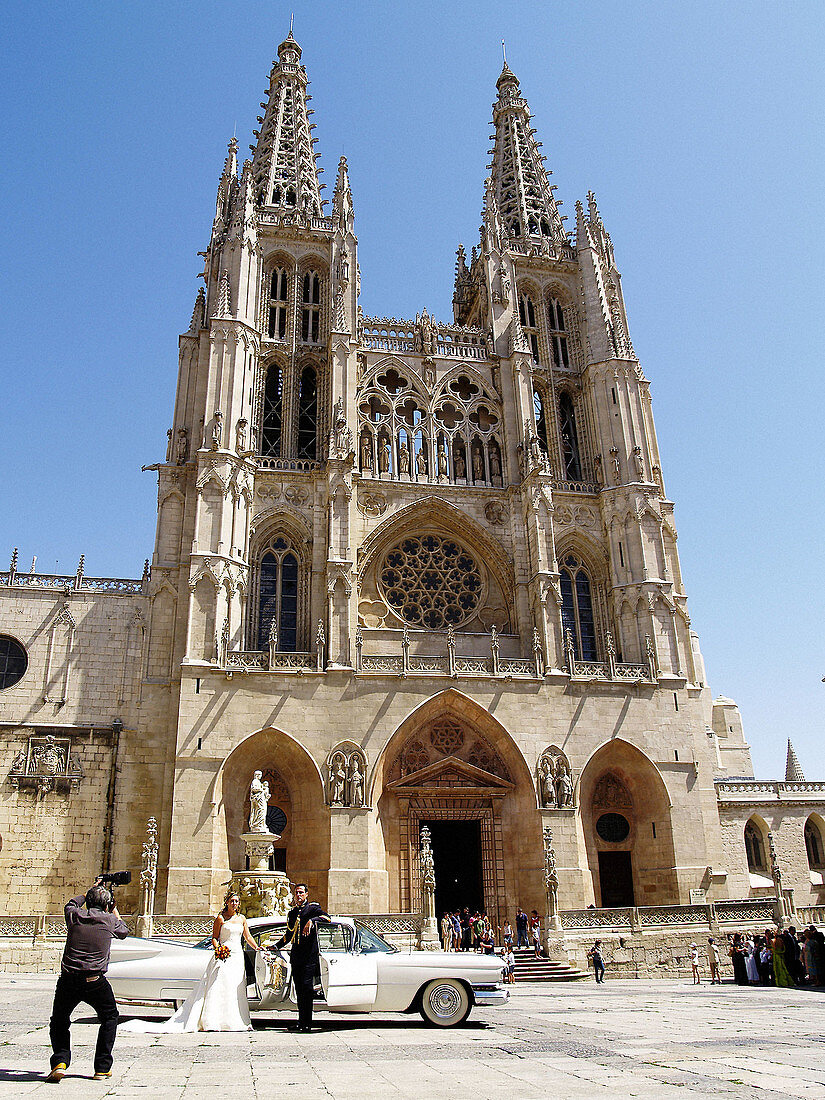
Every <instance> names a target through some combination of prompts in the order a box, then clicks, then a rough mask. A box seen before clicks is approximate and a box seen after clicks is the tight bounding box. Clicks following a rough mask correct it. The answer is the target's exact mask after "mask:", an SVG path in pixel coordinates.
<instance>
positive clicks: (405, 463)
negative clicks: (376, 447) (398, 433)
mask: <svg viewBox="0 0 825 1100" xmlns="http://www.w3.org/2000/svg"><path fill="white" fill-rule="evenodd" d="M398 470H399V473H402V474H409V472H410V452H409V449H408V447H407V444H406V443H402V444H401V447H400V448H399V451H398Z"/></svg>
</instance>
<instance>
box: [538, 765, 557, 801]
mask: <svg viewBox="0 0 825 1100" xmlns="http://www.w3.org/2000/svg"><path fill="white" fill-rule="evenodd" d="M539 773H540V776H541V804H542V806H544V807H546V808H547V809H553V808H554V807H555V805H556V779H555V775H554V774H553V760H552V757H549V756H546V757H545V758H544V760H543V761H542V762H541V765H540V766H539Z"/></svg>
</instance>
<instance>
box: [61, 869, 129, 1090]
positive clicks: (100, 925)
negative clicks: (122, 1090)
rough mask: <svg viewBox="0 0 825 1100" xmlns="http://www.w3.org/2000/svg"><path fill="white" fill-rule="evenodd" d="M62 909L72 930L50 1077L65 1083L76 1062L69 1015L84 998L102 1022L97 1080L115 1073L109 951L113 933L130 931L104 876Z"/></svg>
mask: <svg viewBox="0 0 825 1100" xmlns="http://www.w3.org/2000/svg"><path fill="white" fill-rule="evenodd" d="M84 903H85V905H86V908H85V910H84V908H83V905H84ZM63 912H64V913H65V916H66V928H67V930H68V931H67V935H66V946H65V947H64V948H63V959H62V962H61V964H60V977H59V978H58V979H57V987H56V989H55V991H54V1006H53V1007H52V1017H51V1020H50V1021H49V1036H50V1038H51V1041H52V1057H51V1067H52V1068H51V1072H50V1073H49V1075H48V1077H47V1080H48V1081H54V1082H58V1081H61V1080H62V1079H63V1076H64V1075H65V1073H66V1070H67V1069H68V1067H69V1063H70V1062H71V1060H72V1046H71V1038H70V1035H69V1026H70V1023H71V1019H70V1018H71V1014H72V1012H73V1011H74V1010H75V1008H77V1006H78V1005H79V1004H80V1002H81V1001H85V1003H86V1004H87V1005H90V1006H91V1007H92V1008H93V1009H94V1010H95V1012H96V1013H97V1018H98V1020H99V1021H100V1028H99V1030H98V1033H97V1046H96V1048H95V1080H96V1081H102V1080H104V1079H105V1078H107V1077H111V1076H112V1047H113V1046H114V1043H115V1036H116V1035H117V1018H118V1012H117V1004H116V1002H115V995H114V993H113V992H112V987H111V986H110V985H109V983H108V981H107V980H106V977H105V975H106V970H107V969H108V966H109V950H110V948H111V946H112V936H117V938H118V939H119V940H122V939H125V937H126V936H128V935H129V929H128V928H127V927H126V925H125V924H124V923H123V921H122V920H121V919H120V913H118V911H117V908H116V906H115V904H114V901H113V900H112V895H111V894H110V893H109V891H108V890H107V889H106V887H105V886H102V885H101V883H100V879H97V880H96V882H95V884H94V886H92V888H91V889H90V890H87V891H86V894H85V895H83V894H79V895H78V896H77V897H76V898H72V900H71V901H70V902H67V904H66V907H65V909H64V910H63Z"/></svg>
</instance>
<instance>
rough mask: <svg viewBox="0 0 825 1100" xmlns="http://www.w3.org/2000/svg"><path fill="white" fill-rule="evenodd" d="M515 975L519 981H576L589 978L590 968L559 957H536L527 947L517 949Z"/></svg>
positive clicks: (515, 953)
mask: <svg viewBox="0 0 825 1100" xmlns="http://www.w3.org/2000/svg"><path fill="white" fill-rule="evenodd" d="M513 954H514V955H515V958H516V964H515V977H516V981H517V982H575V981H579V980H580V979H581V978H589V977H590V972H589V971H588V970H579V968H578V967H577V966H570V965H569V964H568V963H565V962H560V961H559V960H558V959H545V958H536V956H535V953H534V952H533V951H531V950H529V949H527V948H524V947H521V948H518V949H516V950H515V951H514V952H513Z"/></svg>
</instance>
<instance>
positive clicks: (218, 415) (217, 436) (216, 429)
mask: <svg viewBox="0 0 825 1100" xmlns="http://www.w3.org/2000/svg"><path fill="white" fill-rule="evenodd" d="M222 435H223V413H222V412H221V411H220V409H215V416H214V419H213V420H212V450H213V451H217V450H218V449H219V448H220V445H221V436H222Z"/></svg>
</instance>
